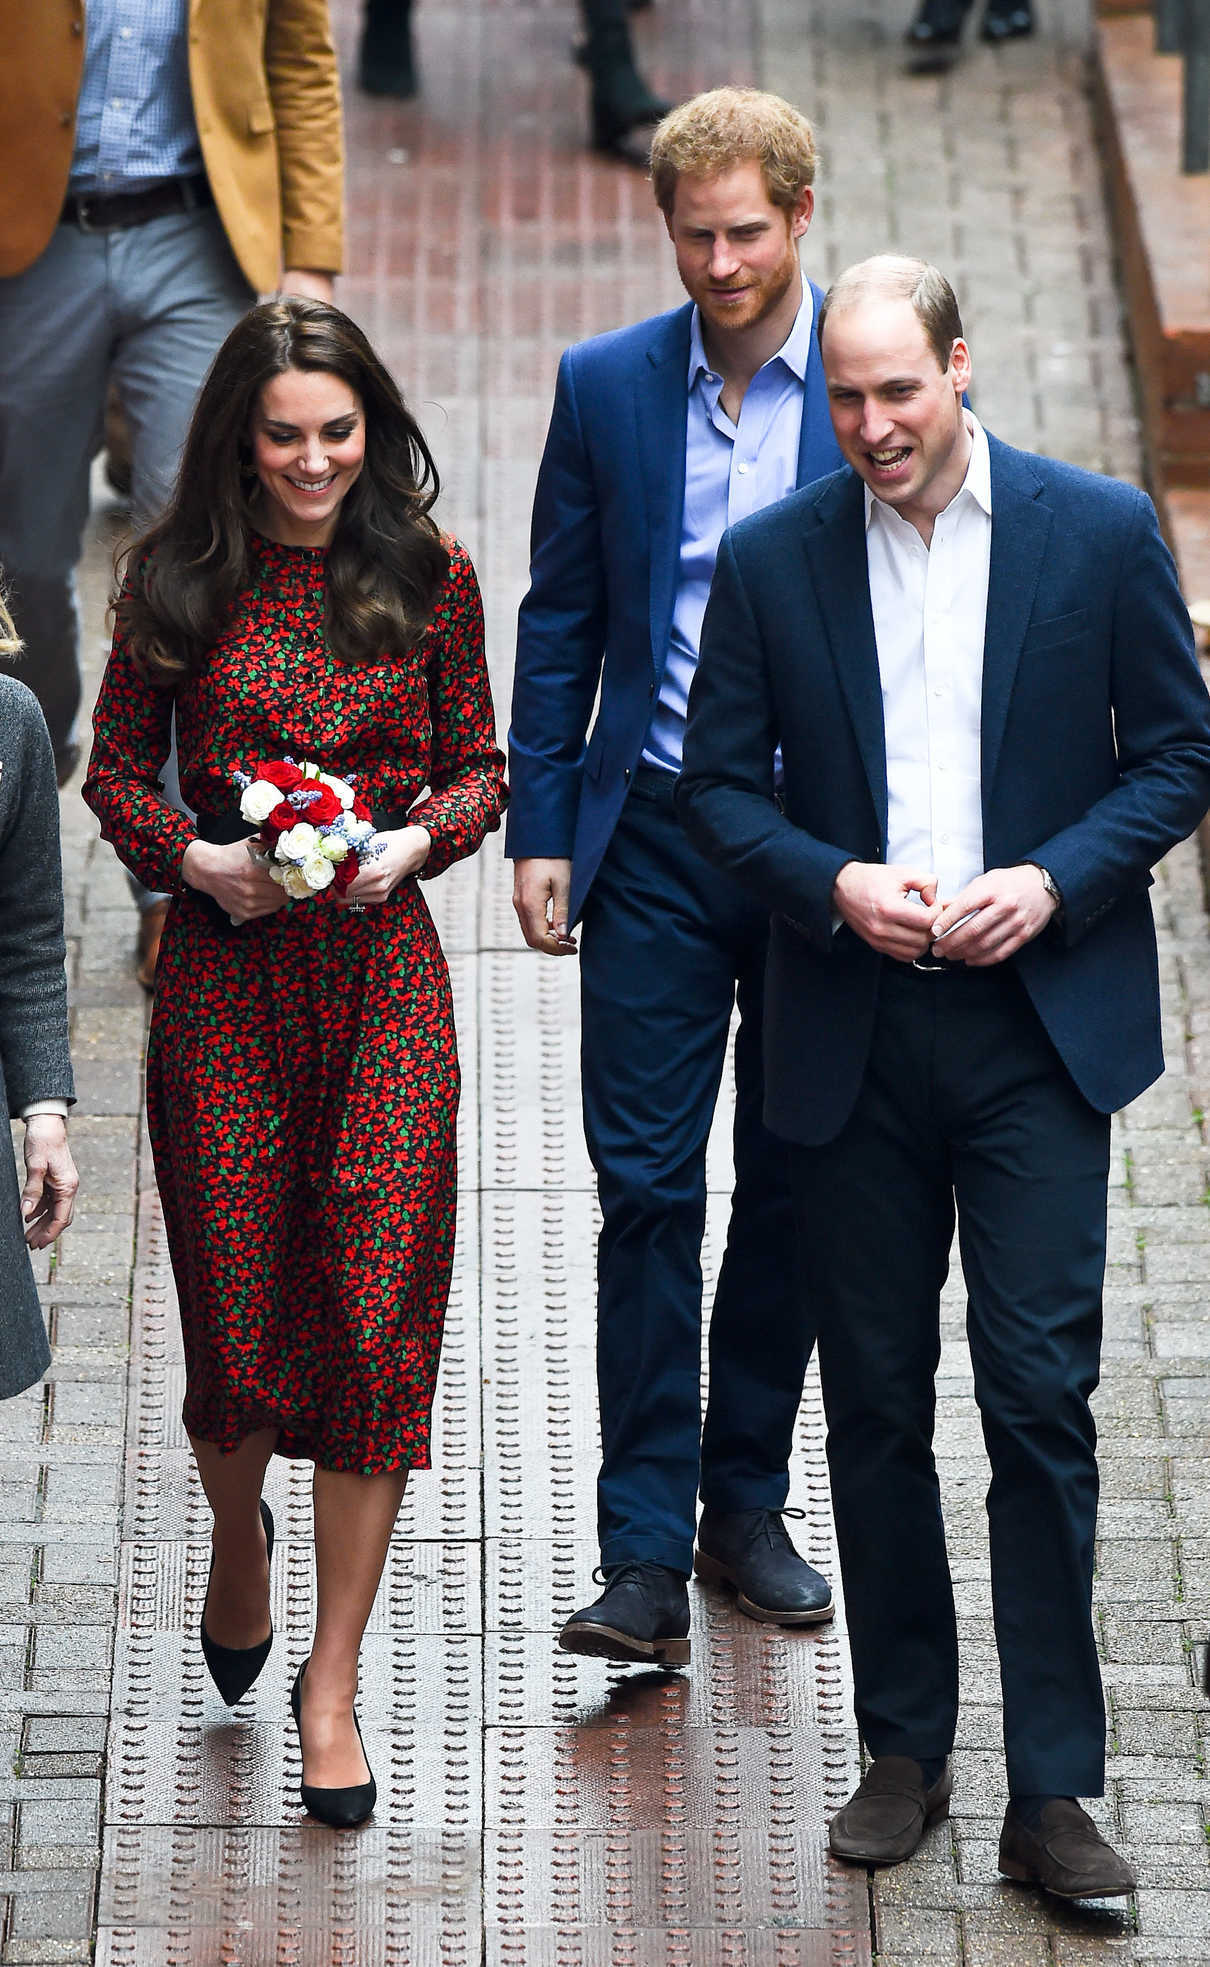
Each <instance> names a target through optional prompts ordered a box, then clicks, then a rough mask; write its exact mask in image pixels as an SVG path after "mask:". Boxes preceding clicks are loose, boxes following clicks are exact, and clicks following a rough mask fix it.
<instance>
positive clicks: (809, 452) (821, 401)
mask: <svg viewBox="0 0 1210 1967" xmlns="http://www.w3.org/2000/svg"><path fill="white" fill-rule="evenodd" d="M810 288H811V298H812V304H813V306H814V309H815V315H814V319H815V321H818V320H819V310H820V308H821V307H822V306H823V294H822V292H821V290H820V289H819V288H818V287H817V286H816V285H815V282H814V281H813V280H812V281H811V282H810ZM843 463H844V459H843V458H842V457H841V455H840V446H839V445H838V443H837V442H836V434H835V432H834V431H833V429H832V414H831V411H830V410H829V409H828V390H827V384H826V383H825V381H824V373H823V358H822V357H821V355H820V353H819V336H818V335H817V334H816V332H815V329H814V326H812V330H811V347H810V350H809V352H808V355H807V372H806V375H805V376H804V377H803V393H802V429H801V432H800V434H799V439H798V476H797V478H796V479H795V481H794V482H795V484H796V485H799V486H802V485H810V484H812V483H813V482H814V480H815V479H816V478H824V477H826V476H827V474H828V472H829V471H838V470H839V469H840V467H841V465H842V464H843Z"/></svg>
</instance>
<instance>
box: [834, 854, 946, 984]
mask: <svg viewBox="0 0 1210 1967" xmlns="http://www.w3.org/2000/svg"><path fill="white" fill-rule="evenodd" d="M913 895H919V897H920V900H919V901H913V900H912V899H911V898H912V896H913ZM832 899H833V901H834V902H835V904H836V906H837V908H838V909H839V911H840V913H841V915H842V917H843V918H844V920H845V921H846V922H847V923H848V925H849V927H850V929H851V930H852V931H853V933H854V935H856V936H860V937H861V940H862V942H864V943H869V945H870V948H871V949H876V950H877V951H878V953H879V955H880V956H893V957H894V958H895V960H896V961H897V962H899V963H910V962H911V961H912V960H913V958H915V957H917V956H923V955H924V952H925V950H926V949H927V948H928V946H929V943H930V941H931V940H932V932H933V918H934V916H935V915H936V914H937V912H938V911H937V877H936V875H935V874H921V873H919V872H917V870H915V869H914V868H910V867H883V866H882V864H881V862H880V861H846V862H845V865H844V866H843V867H842V868H841V870H840V873H839V874H838V875H837V876H836V880H835V882H834V884H833V887H832Z"/></svg>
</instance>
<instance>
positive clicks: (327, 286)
mask: <svg viewBox="0 0 1210 1967" xmlns="http://www.w3.org/2000/svg"><path fill="white" fill-rule="evenodd" d="M278 292H279V293H280V294H282V295H283V296H285V295H287V294H297V295H298V297H299V299H300V300H304V301H326V302H327V303H328V306H329V307H331V305H332V300H333V296H334V295H335V292H336V282H335V281H334V280H333V278H332V275H331V274H330V273H313V272H312V271H311V269H310V268H309V267H305V266H288V267H287V268H286V270H285V272H284V273H283V274H282V277H281V286H280V288H279V289H278Z"/></svg>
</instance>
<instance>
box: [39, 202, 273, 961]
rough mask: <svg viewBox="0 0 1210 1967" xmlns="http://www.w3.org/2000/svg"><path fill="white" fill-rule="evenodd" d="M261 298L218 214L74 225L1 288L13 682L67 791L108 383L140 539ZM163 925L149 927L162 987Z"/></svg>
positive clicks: (75, 752)
mask: <svg viewBox="0 0 1210 1967" xmlns="http://www.w3.org/2000/svg"><path fill="white" fill-rule="evenodd" d="M252 299H253V295H252V292H251V289H250V288H249V286H248V283H247V281H246V280H245V279H244V277H243V275H242V273H241V272H240V270H239V268H238V266H237V265H236V262H235V259H234V256H233V255H232V252H231V248H230V246H229V245H228V244H227V240H226V236H225V234H224V232H223V229H222V226H221V224H220V221H219V219H218V216H217V214H216V213H215V212H214V211H213V210H212V209H209V208H203V209H201V210H191V211H181V212H175V213H171V214H169V215H167V216H165V217H162V218H157V219H152V220H150V221H148V222H147V223H146V224H143V225H138V226H131V227H128V228H125V229H122V230H113V231H91V232H82V231H81V230H79V228H78V227H76V226H75V225H72V224H64V225H60V226H58V227H56V229H55V232H54V236H53V237H52V239H51V241H50V244H49V245H48V246H47V248H46V250H45V252H43V253H42V254H41V255H40V257H39V258H38V259H37V260H36V261H35V262H34V264H33V265H32V266H31V267H29V268H28V269H27V270H26V271H25V272H24V273H20V274H15V275H13V276H11V277H10V278H8V279H4V280H0V351H2V353H0V565H3V567H4V568H5V572H6V575H7V577H8V580H9V583H10V586H11V590H12V605H13V612H14V615H15V618H16V621H17V626H18V629H19V631H20V633H21V636H22V638H23V640H24V642H25V654H24V656H22V657H20V658H17V659H16V664H15V665H14V670H13V673H14V674H16V675H18V676H19V677H20V678H21V680H22V681H23V682H24V683H27V684H28V685H29V687H30V688H31V689H32V690H33V691H34V694H35V695H36V696H37V698H38V700H39V702H40V703H41V705H42V710H43V714H44V715H45V718H46V722H47V725H48V727H49V729H50V735H51V742H52V744H53V746H54V753H55V768H56V772H57V775H58V779H59V783H60V785H63V784H65V783H66V781H67V780H68V779H69V778H70V777H71V774H72V772H73V771H74V770H75V768H76V765H77V763H78V761H79V757H80V750H81V740H80V735H79V733H78V731H77V729H76V719H77V715H78V712H79V708H80V667H79V621H78V616H77V610H76V599H75V566H76V562H77V560H78V559H79V556H80V548H81V542H82V537H83V531H84V525H85V521H86V519H87V517H88V475H89V466H90V464H91V461H92V458H93V456H94V454H95V452H96V451H97V449H98V447H99V445H100V442H101V438H102V430H103V419H104V415H105V408H106V395H107V390H108V388H109V385H110V382H111V380H112V383H113V386H114V388H115V390H116V393H117V396H118V398H119V399H120V403H121V408H122V411H123V413H124V417H125V421H126V423H127V426H128V432H129V470H130V492H131V499H132V507H133V512H132V518H133V523H134V525H135V526H142V525H145V524H146V523H147V522H148V521H149V520H150V519H151V518H153V517H154V515H155V513H156V512H157V511H158V510H159V509H160V508H161V506H162V505H163V503H164V501H165V500H166V498H167V496H168V493H169V489H170V487H171V485H172V481H173V478H174V476H175V472H176V466H177V461H178V459H179V456H180V449H181V445H182V442H183V440H184V435H185V430H186V427H187V425H188V421H189V417H190V415H191V413H192V410H193V403H194V398H195V396H196V394H197V390H198V386H199V385H200V383H201V381H202V378H203V376H204V375H205V373H206V370H207V369H208V368H209V366H210V362H211V360H212V358H213V355H214V352H215V350H216V349H217V348H218V346H219V344H220V342H221V341H222V340H223V338H224V336H225V335H226V334H227V332H228V330H229V329H230V328H231V327H232V326H233V325H234V323H235V322H236V321H237V320H238V319H239V317H240V315H241V314H242V313H243V312H244V311H245V309H246V308H247V307H248V306H249V304H250V302H251V300H252ZM173 783H175V778H174V779H173ZM168 796H169V797H172V793H171V791H169V793H168ZM177 798H178V800H179V794H178V795H177ZM174 803H176V802H174ZM136 900H137V901H138V903H139V906H140V909H141V910H142V909H144V908H145V907H146V906H147V905H149V904H151V903H155V902H158V901H159V900H161V898H160V897H156V896H151V895H147V894H146V893H145V891H141V890H140V891H139V892H138V893H137V895H136ZM163 914H164V910H163V909H160V910H159V921H158V923H157V921H156V918H155V916H154V915H153V916H152V918H151V920H150V922H147V923H143V922H141V923H140V931H139V945H138V953H137V959H136V960H137V963H138V969H139V977H140V981H141V982H144V983H145V984H147V986H148V987H149V988H150V985H151V983H152V982H153V981H154V961H155V955H156V952H157V950H158V942H159V938H158V933H157V929H158V927H159V926H162V920H163Z"/></svg>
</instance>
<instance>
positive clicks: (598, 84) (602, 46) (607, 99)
mask: <svg viewBox="0 0 1210 1967" xmlns="http://www.w3.org/2000/svg"><path fill="white" fill-rule="evenodd" d="M580 12H581V14H582V16H583V19H584V27H585V30H586V34H587V39H586V41H585V45H584V65H585V67H586V68H587V70H588V73H589V77H590V79H591V82H592V140H593V142H594V144H597V145H598V146H600V147H601V148H603V149H606V150H608V149H611V148H613V147H614V146H615V145H618V144H619V143H620V142H621V140H622V139H623V138H625V137H626V135H627V134H628V133H629V132H630V131H633V130H642V129H645V128H646V127H648V126H649V125H650V124H652V123H658V122H659V120H660V118H661V116H663V115H665V114H666V113H667V111H668V110H669V109H670V108H671V104H670V103H667V102H665V101H664V100H663V98H662V97H660V96H657V95H655V94H654V93H653V91H652V90H651V89H650V88H649V87H648V86H647V83H646V82H645V81H644V79H643V77H642V76H641V75H640V73H639V71H638V68H637V67H636V66H635V59H634V46H633V43H632V41H631V36H630V27H629V24H628V22H627V19H626V15H627V7H626V0H580ZM638 154H639V153H637V152H636V156H637V155H638Z"/></svg>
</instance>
